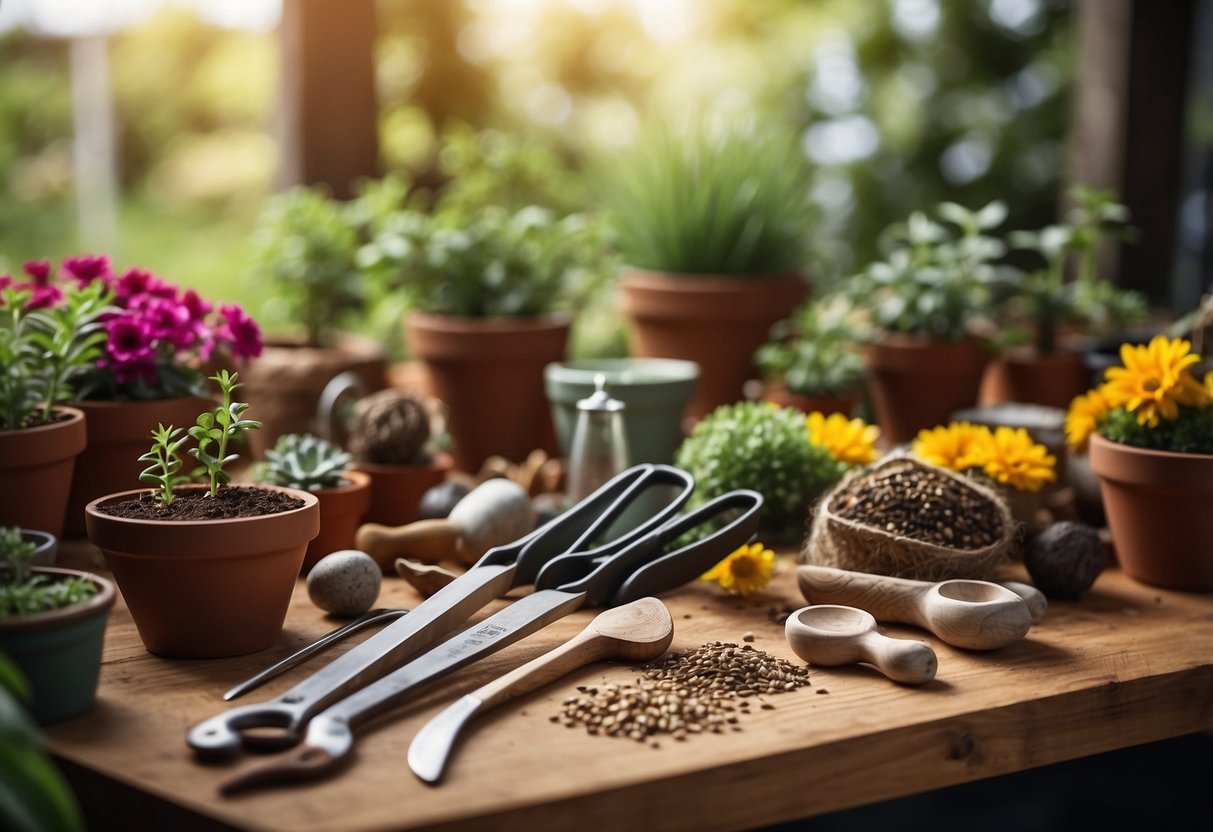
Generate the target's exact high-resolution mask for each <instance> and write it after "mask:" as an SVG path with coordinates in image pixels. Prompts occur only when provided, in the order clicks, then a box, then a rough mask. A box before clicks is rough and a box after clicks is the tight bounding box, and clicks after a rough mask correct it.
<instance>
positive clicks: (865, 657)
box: [784, 604, 939, 685]
mask: <svg viewBox="0 0 1213 832" xmlns="http://www.w3.org/2000/svg"><path fill="white" fill-rule="evenodd" d="M784 632H785V633H786V634H787V637H788V644H789V645H791V647H792V652H794V653H795V654H796V655H797V656H800V658H802V659H804V660H805V661H806V662H808V663H809V664H817V665H822V666H823V667H833V666H835V665H840V664H855V663H856V662H867V663H868V664H871V665H873V666H874V667H875V668H876V669H877V670H879V671H880V672H881V673H883V674H884V675H885V676H887V677H888V678H890V679H892V680H893V681H894V682H904V683H905V684H907V685H921V684H924V683H926V682H929V681H931V680H932V679H934V678H935V671H936V670H937V669H938V667H939V661H938V659H936V658H935V651H934V650H932V649H931V647H930V645H928V644H924V643H923V642H921V641H910V640H909V639H902V638H889V637H888V636H886V635H883V634H881V633H880V632H879V631H878V630H877V629H876V619H875V618H873V617H872V616H871V614H870V613H866V612H864V611H863V610H857V609H855V608H854V607H840V606H835V605H833V604H821V605H819V606H814V607H804V608H803V609H799V610H797V611H796V612H794V613H792V614H791V615H789V616H788V620H787V623H786V624H785V625H784Z"/></svg>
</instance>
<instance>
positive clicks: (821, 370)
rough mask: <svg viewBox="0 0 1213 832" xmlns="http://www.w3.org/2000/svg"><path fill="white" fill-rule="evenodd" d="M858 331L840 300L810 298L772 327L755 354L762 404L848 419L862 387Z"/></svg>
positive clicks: (849, 311) (843, 300)
mask: <svg viewBox="0 0 1213 832" xmlns="http://www.w3.org/2000/svg"><path fill="white" fill-rule="evenodd" d="M862 338H863V335H862V327H861V326H860V324H859V322H858V321H856V320H855V319H854V316H853V314H852V310H851V308H850V305H849V304H848V303H847V302H846V300H845V298H843V297H842V296H840V295H839V296H835V297H833V298H830V299H828V300H826V299H822V300H809V301H807V302H806V303H805V304H804V305H803V306H801V307H800V308H799V309H798V310H796V313H795V314H794V315H793V316H792V317H790V318H787V319H785V320H782V321H779V322H777V323H776V324H775V325H774V326H772V327H771V338H770V340H769V341H767V343H765V344H763V345H762V346H761V347H760V348H759V349H758V351H757V352H756V353H754V363H755V364H756V365H757V366H758V368H759V370H761V371H762V376H763V393H762V396H763V398H764V399H765V400H766V401H769V402H774V403H775V404H778V405H783V406H785V407H795V408H797V409H799V410H801V411H803V412H804V413H811V412H813V411H820V412H822V413H827V414H828V413H843V414H846V415H848V416H849V415H850V414H851V411H852V410H854V408H855V405H856V404H858V403H859V399H860V397H861V395H862V391H863V387H864V367H863V359H862V358H861V357H860V355H859V351H858V350H857V349H856V345H857V344H858V343H859V342H860V341H861V340H862Z"/></svg>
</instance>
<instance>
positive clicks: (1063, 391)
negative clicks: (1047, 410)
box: [981, 350, 1091, 410]
mask: <svg viewBox="0 0 1213 832" xmlns="http://www.w3.org/2000/svg"><path fill="white" fill-rule="evenodd" d="M1090 386H1091V371H1090V369H1088V368H1087V363H1086V358H1085V356H1083V354H1082V353H1079V352H1070V351H1068V350H1067V351H1063V352H1057V353H1054V354H1052V355H1039V354H1037V353H1036V352H1034V351H1032V350H1014V351H1011V352H1007V353H1003V354H1002V355H1000V356H999V357H998V358H996V359H994V360H993V361H991V362H990V364H989V366H988V367H987V368H986V374H985V377H984V378H983V379H982V387H981V401H982V403H983V404H999V403H1001V402H1022V403H1025V404H1042V405H1046V406H1048V407H1059V408H1061V409H1063V410H1064V409H1066V408H1068V407H1069V406H1070V402H1071V401H1072V400H1073V399H1074V397H1075V396H1080V395H1082V394H1083V393H1085V392H1086V391H1087V390H1088V388H1090Z"/></svg>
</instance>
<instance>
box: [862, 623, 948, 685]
mask: <svg viewBox="0 0 1213 832" xmlns="http://www.w3.org/2000/svg"><path fill="white" fill-rule="evenodd" d="M858 646H859V650H860V652H861V654H862V656H863V658H862V659H861V661H866V662H868V663H869V664H872V665H874V666H875V667H876V669H877V670H879V671H880V672H881V673H883V674H884V675H885V676H887V677H888V678H890V679H892V680H893V681H894V682H902V683H904V684H907V685H922V684H926V683H927V682H929V681H931V680H932V679H934V678H935V671H936V670H938V669H939V660H938V659H937V658H935V651H934V650H932V649H931V646H930V645H929V644H924V643H923V642H921V641H911V640H909V639H904V638H889V637H888V636H886V635H882V634H881V633H878V632H876V631H872V632H870V633H864V634H863V635H862V636H860V637H859V645H858Z"/></svg>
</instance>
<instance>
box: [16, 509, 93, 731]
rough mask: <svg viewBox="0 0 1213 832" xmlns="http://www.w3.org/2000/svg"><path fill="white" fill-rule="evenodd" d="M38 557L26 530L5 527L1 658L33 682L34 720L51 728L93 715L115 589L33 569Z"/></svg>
mask: <svg viewBox="0 0 1213 832" xmlns="http://www.w3.org/2000/svg"><path fill="white" fill-rule="evenodd" d="M36 550H37V546H36V544H35V543H34V542H33V541H31V540H27V539H26V538H25V536H24V535H23V534H22V530H21V529H19V528H17V527H15V526H13V527H0V651H3V652H4V653H7V654H8V655H9V656H10V657H11V658H12V659H13V661H14V662H15V663H16V665H17V667H18V668H20V670H21V672H22V674H24V676H25V678H26V679H27V680H28V681H29V685H30V691H31V694H32V699H31V703H30V710H31V713H32V714H33V716H34V718H35V719H37V720H38V721H39V722H52V721H55V720H59V719H66V718H67V717H69V716H75V715H76V714H78V713H80V712H82V711H84V710H87V709H88V707H89V706H90V705H91V704H92V702H93V698H94V697H95V696H96V693H97V678H98V675H99V674H100V672H101V645H102V641H103V638H104V635H105V624H106V621H107V620H108V619H109V611H110V608H111V607H112V606H113V605H114V586H113V584H112V583H110V582H109V581H107V580H105V579H104V578H100V577H98V576H96V575H90V574H88V573H87V572H78V571H76V570H74V569H56V568H54V567H46V566H33V565H32V561H33V559H34V557H35V554H36Z"/></svg>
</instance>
